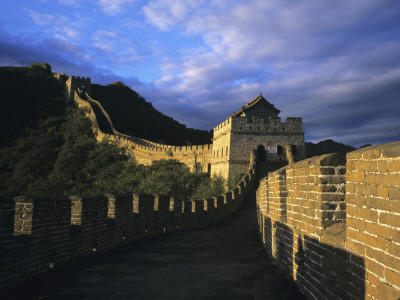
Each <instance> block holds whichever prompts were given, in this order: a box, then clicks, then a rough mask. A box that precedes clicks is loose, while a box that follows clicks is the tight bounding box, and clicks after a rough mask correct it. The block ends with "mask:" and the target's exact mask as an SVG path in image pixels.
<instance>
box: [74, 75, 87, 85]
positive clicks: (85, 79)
mask: <svg viewBox="0 0 400 300" xmlns="http://www.w3.org/2000/svg"><path fill="white" fill-rule="evenodd" d="M70 78H71V80H74V81H75V80H77V81H86V82H88V83H90V77H80V76H71V77H70Z"/></svg>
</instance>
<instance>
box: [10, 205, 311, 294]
mask: <svg viewBox="0 0 400 300" xmlns="http://www.w3.org/2000/svg"><path fill="white" fill-rule="evenodd" d="M256 220H257V218H256V209H255V206H254V205H247V206H244V207H243V209H241V210H240V211H239V212H237V213H236V214H235V215H233V216H232V217H230V218H229V219H228V220H226V221H224V222H222V223H220V224H217V225H215V226H212V227H209V228H205V229H200V230H195V231H188V232H177V233H172V234H169V235H166V236H159V237H154V238H151V239H148V240H143V241H139V242H135V243H133V244H130V245H128V246H124V247H121V248H119V249H116V250H113V251H111V252H108V253H105V254H99V255H96V257H94V258H93V259H92V258H91V259H89V260H86V261H85V262H83V263H80V264H79V265H78V266H73V267H71V268H68V269H64V270H62V271H59V272H57V273H54V274H52V275H51V276H46V278H41V279H40V282H34V283H32V284H30V286H25V287H23V288H20V289H19V293H20V294H17V293H16V292H13V293H12V296H11V295H10V296H9V299H45V300H49V299H54V300H55V299H57V300H61V299H69V300H70V299H74V300H75V299H96V300H97V299H115V300H117V299H118V300H119V299H304V298H303V296H302V294H301V293H300V292H299V291H298V290H297V288H296V287H295V286H294V284H293V283H292V282H290V281H288V280H287V279H285V278H284V277H283V275H282V274H281V273H279V272H278V270H277V268H276V267H275V266H274V265H273V264H272V262H271V261H270V260H269V259H268V257H267V255H266V253H265V251H264V249H263V248H262V247H261V243H260V242H259V239H258V234H257V224H256Z"/></svg>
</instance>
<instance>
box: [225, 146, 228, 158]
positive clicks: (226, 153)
mask: <svg viewBox="0 0 400 300" xmlns="http://www.w3.org/2000/svg"><path fill="white" fill-rule="evenodd" d="M225 155H226V156H228V146H226V151H225Z"/></svg>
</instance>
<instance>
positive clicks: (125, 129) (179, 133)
mask: <svg viewBox="0 0 400 300" xmlns="http://www.w3.org/2000/svg"><path fill="white" fill-rule="evenodd" d="M91 89H92V96H93V98H94V99H96V100H97V101H99V102H100V103H101V105H102V106H103V107H104V109H105V110H106V111H107V113H108V115H109V116H110V118H111V120H112V122H113V124H114V126H115V128H116V129H117V130H118V131H119V132H122V133H124V134H128V135H130V136H134V137H138V138H142V139H146V140H150V141H153V142H159V143H162V144H169V145H180V146H182V145H202V144H210V143H211V138H212V133H211V131H210V132H208V131H205V130H197V129H192V128H187V127H186V126H185V125H183V124H181V123H179V122H177V121H175V120H174V119H173V118H171V117H168V116H166V115H164V114H162V113H161V112H159V111H158V110H156V109H155V108H154V107H153V105H152V104H151V103H149V102H147V101H146V100H145V99H144V98H143V97H142V96H140V95H139V94H138V93H136V92H135V91H133V90H131V89H130V88H129V87H127V86H126V85H124V84H123V83H121V82H115V83H113V84H109V85H107V86H104V85H99V84H92V86H91Z"/></svg>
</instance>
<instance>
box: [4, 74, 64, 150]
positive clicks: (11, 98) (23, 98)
mask: <svg viewBox="0 0 400 300" xmlns="http://www.w3.org/2000/svg"><path fill="white" fill-rule="evenodd" d="M64 102H65V100H64V85H63V84H62V83H60V82H58V81H57V80H55V79H54V78H53V77H52V76H49V74H46V72H45V70H44V69H41V68H35V69H31V68H12V67H0V147H2V146H5V145H7V144H9V143H10V142H11V141H12V140H13V139H14V138H15V137H17V136H21V135H23V134H24V131H25V128H28V127H36V126H37V125H38V122H39V121H40V120H42V119H45V118H48V117H49V116H60V115H62V114H63V112H64V104H63V103H64Z"/></svg>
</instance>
